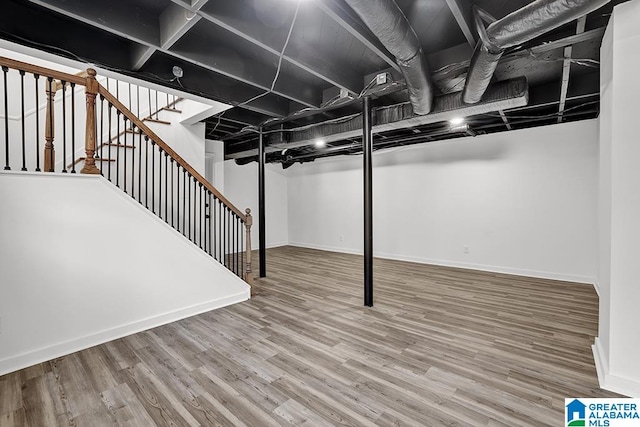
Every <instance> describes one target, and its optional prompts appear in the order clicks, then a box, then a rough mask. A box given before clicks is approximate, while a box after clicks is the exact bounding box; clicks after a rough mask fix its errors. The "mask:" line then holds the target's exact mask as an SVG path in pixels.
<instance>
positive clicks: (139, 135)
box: [138, 128, 142, 204]
mask: <svg viewBox="0 0 640 427" xmlns="http://www.w3.org/2000/svg"><path fill="white" fill-rule="evenodd" d="M138 202H140V204H142V129H140V128H138Z"/></svg>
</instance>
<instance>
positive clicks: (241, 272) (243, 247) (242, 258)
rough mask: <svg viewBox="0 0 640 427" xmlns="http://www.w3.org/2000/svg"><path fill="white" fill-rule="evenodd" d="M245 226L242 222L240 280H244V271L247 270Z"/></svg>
mask: <svg viewBox="0 0 640 427" xmlns="http://www.w3.org/2000/svg"><path fill="white" fill-rule="evenodd" d="M244 224H245V223H244V221H242V220H240V278H241V279H244V269H245V265H244V263H245V262H244V253H245V244H246V240H245V228H244Z"/></svg>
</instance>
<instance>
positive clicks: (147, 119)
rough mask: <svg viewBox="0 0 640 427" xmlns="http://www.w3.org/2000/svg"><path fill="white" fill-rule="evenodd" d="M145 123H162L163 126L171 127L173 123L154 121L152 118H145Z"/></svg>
mask: <svg viewBox="0 0 640 427" xmlns="http://www.w3.org/2000/svg"><path fill="white" fill-rule="evenodd" d="M142 121H143V122H151V123H160V124H163V125H170V124H171V122H167V121H166V120H158V119H152V118H151V117H145V118H144V119H142Z"/></svg>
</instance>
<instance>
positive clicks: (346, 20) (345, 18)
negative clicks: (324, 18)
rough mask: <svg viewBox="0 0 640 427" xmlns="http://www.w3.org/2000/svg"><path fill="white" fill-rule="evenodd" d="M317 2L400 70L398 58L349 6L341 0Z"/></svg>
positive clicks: (328, 13)
mask: <svg viewBox="0 0 640 427" xmlns="http://www.w3.org/2000/svg"><path fill="white" fill-rule="evenodd" d="M315 2H316V4H317V5H318V6H319V7H320V9H322V10H323V11H324V12H325V13H326V14H327V15H329V16H330V17H331V18H332V19H333V20H334V21H336V22H337V23H338V24H340V26H342V28H344V29H345V30H347V31H348V32H349V33H351V35H353V36H354V37H355V38H356V39H358V40H360V42H362V44H364V45H365V46H366V47H367V48H368V49H369V50H371V51H372V52H374V53H375V54H376V55H378V57H379V58H380V59H382V60H384V61H385V62H386V63H387V64H388V65H389V66H390V67H392V68H393V69H394V70H396V71H398V72H400V67H399V66H398V64H396V59H395V57H394V56H393V55H391V54H390V53H389V51H388V50H387V49H386V48H385V47H384V46H383V45H382V43H380V41H379V40H378V38H377V37H376V36H374V35H373V34H372V33H371V31H370V30H369V28H367V26H366V25H364V23H362V21H360V19H358V18H356V17H354V16H353V14H351V13H349V12H348V10H349V8H348V6H346V5H345V4H344V3H342V2H341V1H340V0H315Z"/></svg>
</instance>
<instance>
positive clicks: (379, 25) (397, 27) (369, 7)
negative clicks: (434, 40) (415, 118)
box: [346, 0, 433, 115]
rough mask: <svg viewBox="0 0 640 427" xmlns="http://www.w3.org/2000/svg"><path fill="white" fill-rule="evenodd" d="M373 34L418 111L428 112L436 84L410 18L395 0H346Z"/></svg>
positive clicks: (421, 113)
mask: <svg viewBox="0 0 640 427" xmlns="http://www.w3.org/2000/svg"><path fill="white" fill-rule="evenodd" d="M346 2H347V3H348V4H349V6H351V8H352V9H353V10H354V11H355V12H356V13H357V14H358V15H359V16H360V18H361V19H362V20H363V21H364V23H365V24H366V25H367V26H368V27H369V29H370V30H371V31H372V32H373V34H375V35H376V37H378V39H379V40H380V42H382V44H383V45H384V46H385V47H386V48H387V50H388V51H389V52H391V54H392V55H393V56H395V57H396V62H397V63H398V65H399V66H400V70H401V71H402V75H403V76H404V78H405V80H406V81H407V89H408V90H409V99H410V100H411V105H412V106H413V111H414V113H416V114H419V115H424V114H429V112H430V111H431V104H432V102H433V87H432V83H431V78H430V75H429V66H428V65H427V60H426V57H425V55H424V53H423V52H422V48H421V47H420V42H419V41H418V37H417V36H416V33H415V31H413V28H411V25H409V21H408V20H407V18H406V17H405V16H404V14H403V13H402V10H400V8H399V7H398V5H397V4H396V2H395V1H394V0H346Z"/></svg>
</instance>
